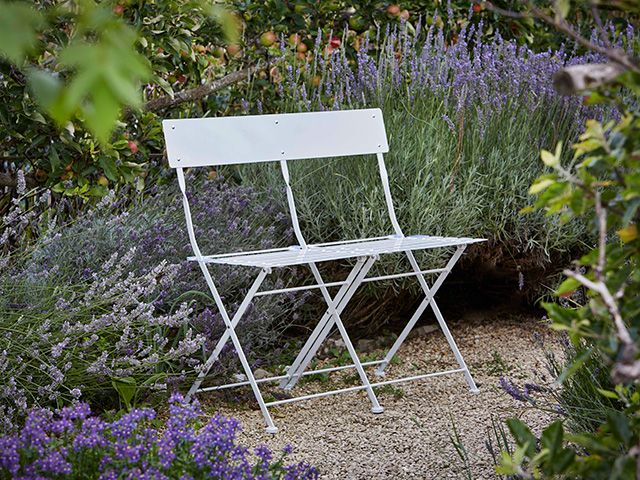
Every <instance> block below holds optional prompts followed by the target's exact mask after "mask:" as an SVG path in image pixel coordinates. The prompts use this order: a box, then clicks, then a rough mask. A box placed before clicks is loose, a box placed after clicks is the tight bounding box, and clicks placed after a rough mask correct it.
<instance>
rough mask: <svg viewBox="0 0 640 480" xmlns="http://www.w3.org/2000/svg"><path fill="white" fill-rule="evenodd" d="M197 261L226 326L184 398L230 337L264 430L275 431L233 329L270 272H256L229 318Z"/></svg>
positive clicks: (195, 388) (193, 391) (208, 275)
mask: <svg viewBox="0 0 640 480" xmlns="http://www.w3.org/2000/svg"><path fill="white" fill-rule="evenodd" d="M198 263H199V265H200V269H201V270H202V273H203V274H204V277H205V280H206V281H207V285H208V287H209V290H210V291H211V294H212V295H213V298H214V300H215V302H216V305H217V307H218V309H219V310H220V314H221V315H222V319H223V321H224V323H225V326H226V327H227V328H226V330H225V332H224V333H223V334H222V337H220V340H218V343H217V344H216V346H215V348H214V350H213V352H212V353H211V355H210V356H209V358H208V359H207V361H206V362H205V364H204V366H203V369H202V371H201V372H200V374H199V375H198V378H197V379H196V381H195V382H194V384H193V385H192V386H191V389H190V390H189V393H188V394H187V397H186V399H187V401H188V400H189V399H190V398H191V397H192V396H193V395H195V394H196V393H197V392H198V389H199V388H200V384H201V383H202V381H203V380H204V379H205V377H206V376H207V374H208V373H209V370H211V367H212V366H213V364H214V363H215V362H216V360H218V357H219V355H220V352H221V351H222V348H223V347H224V346H225V345H226V343H227V342H228V341H229V339H231V341H232V343H233V346H234V348H235V350H236V353H237V354H238V358H239V359H240V363H241V365H242V369H243V370H244V373H245V375H246V376H247V380H248V381H249V384H250V385H251V389H252V390H253V394H254V396H255V397H256V400H257V402H258V405H259V406H260V410H261V412H262V416H263V417H264V422H265V425H266V430H267V432H268V433H276V432H277V431H278V428H277V427H276V426H275V424H274V423H273V419H272V418H271V414H270V413H269V410H268V408H267V406H266V404H265V401H264V398H263V397H262V393H261V392H260V388H259V387H258V384H257V382H256V379H255V377H254V376H253V372H252V371H251V366H250V365H249V362H248V360H247V357H246V355H245V354H244V350H243V349H242V344H241V343H240V340H239V339H238V335H237V334H236V331H235V327H236V326H237V325H238V323H239V322H240V319H241V318H242V316H243V315H244V313H245V312H246V310H247V308H248V307H249V305H250V304H251V301H252V300H253V297H254V296H255V294H256V292H257V291H258V289H259V288H260V285H262V282H263V281H264V279H265V278H266V276H267V275H268V274H269V273H271V270H270V269H266V268H264V269H262V270H261V271H260V273H259V274H258V277H257V278H256V279H255V281H254V282H253V285H251V287H250V288H249V291H248V292H247V295H246V296H245V298H244V300H243V301H242V303H241V304H240V306H239V307H238V310H237V311H236V313H235V315H234V316H233V319H231V318H229V314H228V313H227V310H226V308H225V306H224V304H223V303H222V298H221V297H220V294H219V293H218V290H217V288H216V286H215V284H214V283H213V278H212V277H211V273H210V272H209V269H208V268H207V266H206V264H205V263H204V262H198Z"/></svg>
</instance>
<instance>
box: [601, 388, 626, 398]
mask: <svg viewBox="0 0 640 480" xmlns="http://www.w3.org/2000/svg"><path fill="white" fill-rule="evenodd" d="M597 390H598V392H599V393H600V395H602V396H603V397H607V398H612V399H614V400H618V399H619V398H620V397H618V394H617V393H616V392H612V391H611V390H605V389H603V388H598V389H597Z"/></svg>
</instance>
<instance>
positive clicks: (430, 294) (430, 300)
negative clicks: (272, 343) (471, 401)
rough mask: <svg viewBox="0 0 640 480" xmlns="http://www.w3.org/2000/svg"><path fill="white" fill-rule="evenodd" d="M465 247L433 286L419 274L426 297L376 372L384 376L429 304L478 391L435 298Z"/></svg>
mask: <svg viewBox="0 0 640 480" xmlns="http://www.w3.org/2000/svg"><path fill="white" fill-rule="evenodd" d="M465 248H466V246H465V245H462V246H459V247H458V248H457V250H456V252H455V253H454V254H453V256H452V257H451V258H450V259H449V261H448V262H447V265H446V267H445V271H444V272H442V273H441V274H440V275H439V276H438V278H437V279H436V281H435V282H434V284H433V286H432V287H431V288H429V286H428V285H427V282H426V280H425V278H424V276H423V275H421V274H419V275H418V276H417V277H418V282H419V283H420V286H421V288H422V290H423V292H424V294H425V298H424V300H423V301H422V302H421V303H420V305H419V306H418V309H417V310H416V311H415V313H414V314H413V316H412V317H411V319H410V320H409V322H408V323H407V325H406V326H405V328H404V329H403V330H402V332H401V333H400V335H399V336H398V338H397V339H396V341H395V342H394V344H393V346H392V347H391V349H390V350H389V351H388V352H387V354H386V356H385V358H384V361H383V362H382V363H381V364H380V365H379V366H378V368H377V369H376V371H375V373H376V375H377V376H384V371H385V369H386V367H387V365H389V363H390V362H391V360H392V359H393V357H394V356H395V355H396V353H397V352H398V350H399V349H400V347H401V346H402V344H403V343H404V341H405V340H406V339H407V337H408V336H409V334H410V333H411V330H413V327H414V326H415V324H416V323H417V321H418V320H419V319H420V317H421V316H422V314H423V313H424V311H425V310H426V309H427V307H428V306H431V309H432V310H433V313H434V315H435V317H436V319H437V321H438V325H439V326H440V329H441V330H442V333H443V334H444V336H445V338H446V340H447V343H448V344H449V347H450V348H451V350H452V352H453V355H454V356H455V358H456V361H457V362H458V365H460V368H461V369H462V370H463V373H464V376H465V380H466V381H467V384H468V385H469V389H470V390H471V391H472V392H473V393H477V392H478V387H477V386H476V384H475V382H474V380H473V377H472V376H471V373H470V372H469V368H468V367H467V364H466V363H465V361H464V358H463V357H462V354H461V353H460V350H459V349H458V346H457V345H456V342H455V340H454V339H453V335H451V332H450V331H449V327H448V326H447V323H446V322H445V320H444V317H443V316H442V313H441V312H440V309H439V308H438V305H437V304H436V302H435V300H434V296H435V294H436V293H437V291H438V290H439V289H440V287H441V286H442V284H443V283H444V281H445V279H446V278H447V276H448V275H449V273H450V272H451V270H452V269H453V267H454V265H455V264H456V262H457V261H458V260H459V259H460V257H461V256H462V254H463V253H464V250H465ZM405 253H406V255H407V257H408V259H409V263H410V264H411V267H412V268H413V270H414V272H416V273H418V272H420V266H419V265H418V262H417V261H416V259H415V256H414V255H413V252H411V251H407V252H405Z"/></svg>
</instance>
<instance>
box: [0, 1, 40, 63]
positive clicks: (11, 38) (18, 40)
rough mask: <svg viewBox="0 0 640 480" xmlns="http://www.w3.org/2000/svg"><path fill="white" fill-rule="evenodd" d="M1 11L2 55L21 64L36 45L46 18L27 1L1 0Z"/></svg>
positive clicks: (0, 35)
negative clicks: (10, 0)
mask: <svg viewBox="0 0 640 480" xmlns="http://www.w3.org/2000/svg"><path fill="white" fill-rule="evenodd" d="M0 12H2V13H1V14H0V56H3V57H5V58H7V59H9V61H11V62H13V63H15V64H21V63H22V62H23V60H24V57H25V56H26V55H27V54H28V53H29V52H31V51H32V50H33V48H34V47H35V45H36V42H37V33H38V29H39V28H41V27H42V26H43V25H44V19H43V18H42V15H41V14H40V13H39V12H38V11H36V10H35V9H34V8H32V7H31V6H30V5H29V4H28V3H27V2H4V1H0Z"/></svg>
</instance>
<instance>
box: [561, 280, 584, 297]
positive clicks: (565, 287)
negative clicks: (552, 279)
mask: <svg viewBox="0 0 640 480" xmlns="http://www.w3.org/2000/svg"><path fill="white" fill-rule="evenodd" d="M578 287H580V282H579V281H578V280H576V279H575V278H567V279H566V280H565V281H564V282H562V283H561V284H560V286H559V287H558V289H557V290H556V295H558V296H559V297H562V296H564V295H566V294H568V293H573V292H575V291H576V290H577V289H578Z"/></svg>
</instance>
